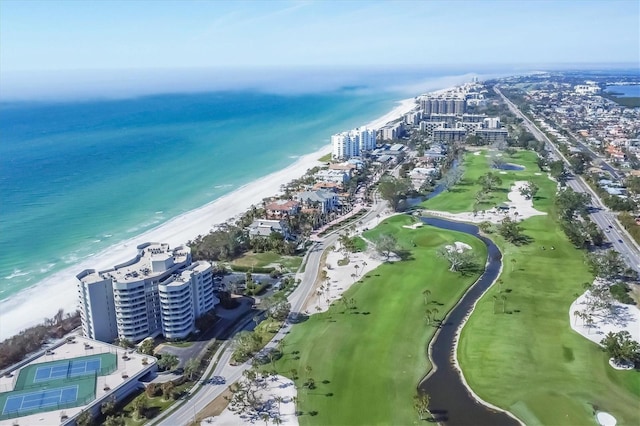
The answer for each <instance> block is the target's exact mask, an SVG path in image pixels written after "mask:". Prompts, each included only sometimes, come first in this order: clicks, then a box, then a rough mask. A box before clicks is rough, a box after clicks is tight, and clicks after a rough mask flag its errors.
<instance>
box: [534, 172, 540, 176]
mask: <svg viewBox="0 0 640 426" xmlns="http://www.w3.org/2000/svg"><path fill="white" fill-rule="evenodd" d="M534 175H536V176H542V173H540V172H535V173H534Z"/></svg>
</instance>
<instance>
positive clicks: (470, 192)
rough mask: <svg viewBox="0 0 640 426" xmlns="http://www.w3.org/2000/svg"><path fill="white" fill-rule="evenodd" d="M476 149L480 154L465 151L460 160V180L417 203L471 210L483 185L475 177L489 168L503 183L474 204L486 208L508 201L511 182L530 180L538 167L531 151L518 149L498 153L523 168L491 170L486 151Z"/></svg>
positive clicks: (460, 210)
mask: <svg viewBox="0 0 640 426" xmlns="http://www.w3.org/2000/svg"><path fill="white" fill-rule="evenodd" d="M476 152H479V154H478V155H475V153H473V152H468V153H466V154H465V156H464V163H463V167H464V176H463V177H462V179H461V181H460V183H458V184H457V185H456V186H455V187H454V188H451V189H450V190H449V191H445V192H444V193H442V194H440V195H438V196H436V197H434V198H432V199H430V200H427V201H425V202H423V203H421V204H420V206H421V207H423V208H425V209H429V210H441V211H446V212H450V213H461V212H471V211H473V208H474V205H475V203H476V199H475V196H476V194H477V193H478V192H479V191H480V190H481V189H482V186H481V185H480V184H478V183H477V180H478V178H479V177H480V176H482V175H484V174H486V173H488V172H492V173H494V174H496V175H497V176H499V177H500V179H502V185H500V188H496V190H494V191H492V192H491V194H490V196H489V197H488V198H487V200H485V202H484V203H482V204H480V205H479V206H478V207H477V209H478V211H480V210H488V209H491V208H493V207H495V206H497V205H499V204H501V203H504V202H505V201H508V198H507V194H508V193H509V190H510V188H511V185H512V184H513V182H515V181H517V180H529V176H535V175H534V173H535V172H539V171H540V170H539V168H538V166H537V164H536V155H535V153H533V152H526V151H518V152H516V153H515V154H514V155H511V156H510V155H506V154H503V155H502V156H501V157H500V158H501V159H502V160H503V161H505V162H507V163H513V164H517V165H520V166H524V167H525V170H522V171H518V170H513V171H512V170H509V171H506V170H505V171H501V170H493V169H491V168H490V165H489V158H488V157H487V155H488V154H487V152H488V151H476Z"/></svg>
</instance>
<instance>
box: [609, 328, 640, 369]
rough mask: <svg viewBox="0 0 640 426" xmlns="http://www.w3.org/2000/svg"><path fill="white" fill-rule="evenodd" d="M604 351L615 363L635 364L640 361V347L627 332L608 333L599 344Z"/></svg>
mask: <svg viewBox="0 0 640 426" xmlns="http://www.w3.org/2000/svg"><path fill="white" fill-rule="evenodd" d="M600 344H601V345H602V346H604V351H605V352H606V353H607V354H608V355H609V356H610V357H611V358H613V359H614V360H615V361H616V362H617V363H625V364H635V363H636V362H638V361H640V345H639V344H638V342H636V341H635V340H632V339H631V334H629V332H628V331H626V330H624V331H619V332H617V333H613V332H611V331H610V332H609V333H608V334H607V336H606V337H605V338H604V339H602V341H601V342H600Z"/></svg>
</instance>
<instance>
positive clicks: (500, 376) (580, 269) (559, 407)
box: [431, 152, 640, 425]
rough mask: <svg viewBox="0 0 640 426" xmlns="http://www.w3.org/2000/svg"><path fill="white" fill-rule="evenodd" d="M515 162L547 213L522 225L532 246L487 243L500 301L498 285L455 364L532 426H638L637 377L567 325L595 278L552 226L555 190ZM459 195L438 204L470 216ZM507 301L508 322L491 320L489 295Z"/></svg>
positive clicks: (499, 316) (524, 158)
mask: <svg viewBox="0 0 640 426" xmlns="http://www.w3.org/2000/svg"><path fill="white" fill-rule="evenodd" d="M518 156H519V157H520V160H515V159H514V160H513V162H514V163H518V164H522V165H524V166H526V167H527V169H526V170H525V171H522V172H510V174H511V173H513V174H514V175H515V176H516V178H517V179H523V180H533V181H535V182H536V184H537V185H538V186H540V192H539V194H538V195H539V196H538V197H536V200H535V201H534V205H535V207H536V208H537V209H539V210H542V211H546V212H548V213H549V215H548V216H537V217H533V218H530V219H528V220H526V221H524V222H522V226H523V228H524V232H525V234H526V235H528V236H530V237H532V238H533V240H534V241H533V243H531V244H529V245H525V246H521V247H516V246H513V245H511V244H509V243H506V242H505V241H504V240H502V239H501V238H500V237H499V236H497V235H495V234H494V235H491V238H492V239H493V240H494V241H495V242H496V244H498V245H499V246H500V248H501V250H502V252H503V255H504V259H503V260H504V269H503V273H502V276H501V279H502V280H503V284H502V290H503V293H502V294H498V286H496V287H494V288H492V289H491V290H489V292H487V294H486V295H485V296H484V297H483V298H482V299H481V300H480V302H479V303H478V305H477V307H476V309H475V311H474V313H473V314H472V315H471V317H470V319H469V321H468V323H467V324H466V326H465V327H464V329H463V331H462V335H461V340H460V345H459V348H458V359H459V362H460V365H461V367H462V370H463V371H464V374H465V377H466V379H467V382H468V383H469V384H470V385H471V387H472V388H473V390H474V391H475V392H476V393H477V394H478V395H480V396H481V397H482V398H483V399H485V400H486V401H489V402H491V403H493V404H496V405H498V406H500V407H502V408H504V409H506V410H509V411H511V412H512V413H514V414H515V415H516V416H518V417H519V418H520V419H521V420H522V421H524V423H525V424H527V425H539V424H540V425H557V424H566V425H583V424H595V417H594V416H593V411H594V409H595V407H597V409H599V410H603V411H607V412H610V413H612V414H613V415H614V416H615V417H616V418H617V420H618V424H630V425H637V424H640V409H639V407H640V403H639V401H640V372H638V371H630V372H629V371H626V372H625V371H616V370H613V369H612V368H611V367H609V365H608V362H607V356H606V355H605V354H604V352H602V351H601V349H600V347H599V346H598V345H596V344H594V343H592V342H590V341H588V340H587V339H585V338H583V337H582V336H580V335H579V334H577V333H575V332H574V331H573V330H572V329H571V327H570V323H569V321H570V317H569V306H570V305H571V303H572V302H573V301H574V300H575V298H576V296H577V294H578V293H581V292H582V283H584V282H586V281H591V280H592V279H593V277H592V275H591V274H590V273H589V272H588V271H587V268H586V266H585V264H584V253H583V252H582V251H579V250H577V249H575V248H573V246H572V245H571V244H570V243H569V242H568V241H567V239H566V237H565V236H564V234H563V233H562V231H561V230H560V229H559V226H558V224H557V223H556V214H555V208H554V206H553V196H554V193H555V188H556V186H555V183H554V182H552V181H550V180H549V179H547V177H546V176H536V175H534V172H535V171H536V169H537V167H535V163H534V165H533V167H532V166H531V162H532V161H535V155H534V154H533V153H527V152H522V153H519V154H518ZM467 158H471V159H472V160H473V161H477V160H476V158H474V157H473V156H472V157H467ZM510 160H511V159H509V161H510ZM466 170H467V172H468V173H470V174H473V176H474V177H475V176H477V175H480V174H482V173H484V172H483V171H482V170H481V169H480V167H479V166H477V165H474V166H472V167H468V168H467V169H466ZM486 170H488V169H485V171H486ZM502 176H508V175H502ZM505 180H506V179H505ZM463 188H464V185H463ZM454 189H455V188H454ZM460 194H461V193H460V192H456V191H455V190H454V191H453V192H448V193H444V194H441V195H439V196H438V197H436V198H435V199H434V200H432V201H434V202H437V203H438V206H444V207H442V208H443V210H449V211H451V209H449V208H447V206H448V205H449V202H450V203H451V204H452V205H455V206H457V208H459V209H460V210H465V209H466V210H468V208H466V207H465V206H464V203H463V201H464V200H463V199H462V198H461V196H460ZM449 200H451V201H449ZM431 208H433V207H431ZM543 246H544V247H546V250H542V247H543ZM551 246H553V247H554V248H555V250H550V247H551ZM501 295H506V297H507V301H506V311H507V312H511V314H508V313H507V314H503V313H502V304H501V302H498V304H497V305H496V309H495V312H498V313H494V299H493V296H501ZM571 320H572V319H571Z"/></svg>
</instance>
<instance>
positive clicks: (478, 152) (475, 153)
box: [473, 151, 482, 155]
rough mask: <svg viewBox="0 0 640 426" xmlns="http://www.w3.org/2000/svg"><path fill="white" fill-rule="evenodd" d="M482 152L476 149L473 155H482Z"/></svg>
mask: <svg viewBox="0 0 640 426" xmlns="http://www.w3.org/2000/svg"><path fill="white" fill-rule="evenodd" d="M480 154H482V153H481V152H480V151H476V152H474V153H473V155H480Z"/></svg>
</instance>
